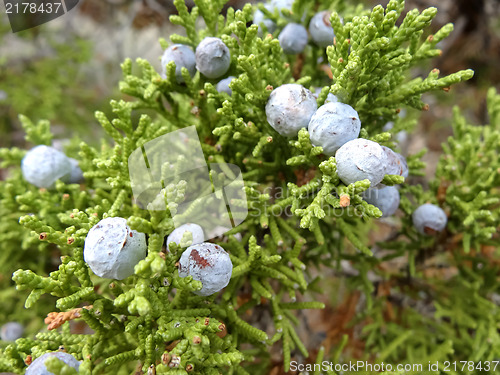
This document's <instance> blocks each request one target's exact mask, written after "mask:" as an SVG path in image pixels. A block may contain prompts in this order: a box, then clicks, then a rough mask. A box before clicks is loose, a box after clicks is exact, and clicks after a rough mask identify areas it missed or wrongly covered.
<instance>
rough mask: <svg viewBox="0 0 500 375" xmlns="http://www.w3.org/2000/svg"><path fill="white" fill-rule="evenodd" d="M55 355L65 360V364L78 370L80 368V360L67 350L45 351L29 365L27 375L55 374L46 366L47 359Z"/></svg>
mask: <svg viewBox="0 0 500 375" xmlns="http://www.w3.org/2000/svg"><path fill="white" fill-rule="evenodd" d="M52 357H55V358H57V359H59V360H61V361H63V362H64V363H65V364H67V365H68V366H71V367H73V368H74V369H76V370H78V369H79V368H80V362H79V361H77V360H76V358H75V357H73V356H72V355H71V354H69V353H65V352H52V353H45V354H44V355H42V356H41V357H38V358H37V359H35V360H34V361H33V362H32V363H31V365H29V367H28V369H27V370H26V373H25V374H26V375H54V373H52V372H50V371H49V370H47V367H45V361H46V360H48V359H49V358H52Z"/></svg>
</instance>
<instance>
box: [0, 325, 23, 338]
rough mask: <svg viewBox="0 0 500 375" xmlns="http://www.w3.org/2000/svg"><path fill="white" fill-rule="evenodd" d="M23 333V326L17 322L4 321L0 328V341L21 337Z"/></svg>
mask: <svg viewBox="0 0 500 375" xmlns="http://www.w3.org/2000/svg"><path fill="white" fill-rule="evenodd" d="M23 333H24V326H23V325H22V324H20V323H18V322H8V323H5V324H4V325H3V326H2V328H0V340H2V341H16V340H17V339H18V338H20V337H22V336H23Z"/></svg>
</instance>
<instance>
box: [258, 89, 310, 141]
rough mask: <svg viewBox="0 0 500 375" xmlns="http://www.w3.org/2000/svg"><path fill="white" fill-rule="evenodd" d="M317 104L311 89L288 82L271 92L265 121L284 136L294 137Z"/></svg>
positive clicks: (304, 126)
mask: <svg viewBox="0 0 500 375" xmlns="http://www.w3.org/2000/svg"><path fill="white" fill-rule="evenodd" d="M317 108H318V105H317V103H316V99H315V98H314V96H313V94H312V93H311V91H309V90H308V89H306V88H305V87H304V86H302V85H298V84H296V83H289V84H285V85H281V86H279V87H277V88H275V89H274V90H273V92H271V95H270V96H269V99H268V101H267V104H266V116H267V122H268V123H269V125H271V126H272V127H273V129H274V130H276V131H277V132H278V133H280V134H281V135H283V136H285V137H294V136H296V135H297V133H298V132H299V130H300V129H302V128H307V125H308V124H309V120H310V119H311V117H312V115H313V114H314V112H316V109H317Z"/></svg>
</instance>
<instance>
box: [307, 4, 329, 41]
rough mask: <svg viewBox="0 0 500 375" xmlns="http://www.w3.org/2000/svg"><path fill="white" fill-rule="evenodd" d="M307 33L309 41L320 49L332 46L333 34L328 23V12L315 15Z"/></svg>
mask: <svg viewBox="0 0 500 375" xmlns="http://www.w3.org/2000/svg"><path fill="white" fill-rule="evenodd" d="M309 33H310V34H311V39H312V40H313V41H314V43H316V44H317V45H318V46H320V47H327V46H329V45H331V44H333V38H334V37H335V34H334V32H333V28H332V24H331V23H330V12H329V11H327V10H325V11H323V12H319V13H316V14H315V15H314V16H313V18H311V22H310V23H309Z"/></svg>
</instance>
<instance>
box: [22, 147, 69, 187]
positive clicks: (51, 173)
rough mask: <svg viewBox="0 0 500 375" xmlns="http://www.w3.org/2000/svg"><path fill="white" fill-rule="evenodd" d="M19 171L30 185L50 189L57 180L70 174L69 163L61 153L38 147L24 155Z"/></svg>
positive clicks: (52, 149)
mask: <svg viewBox="0 0 500 375" xmlns="http://www.w3.org/2000/svg"><path fill="white" fill-rule="evenodd" d="M21 171H22V173H23V176H24V179H25V180H26V181H28V182H29V183H30V184H33V185H35V186H36V187H39V188H46V189H50V188H52V187H53V186H54V183H55V182H56V181H57V180H59V179H61V178H62V177H64V176H65V175H67V174H69V173H71V162H70V160H69V158H68V157H67V156H66V155H64V154H63V153H62V152H61V151H58V150H56V149H55V148H53V147H50V146H45V145H40V146H36V147H34V148H32V149H31V150H30V151H28V152H27V153H26V155H25V156H24V158H23V160H22V162H21Z"/></svg>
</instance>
